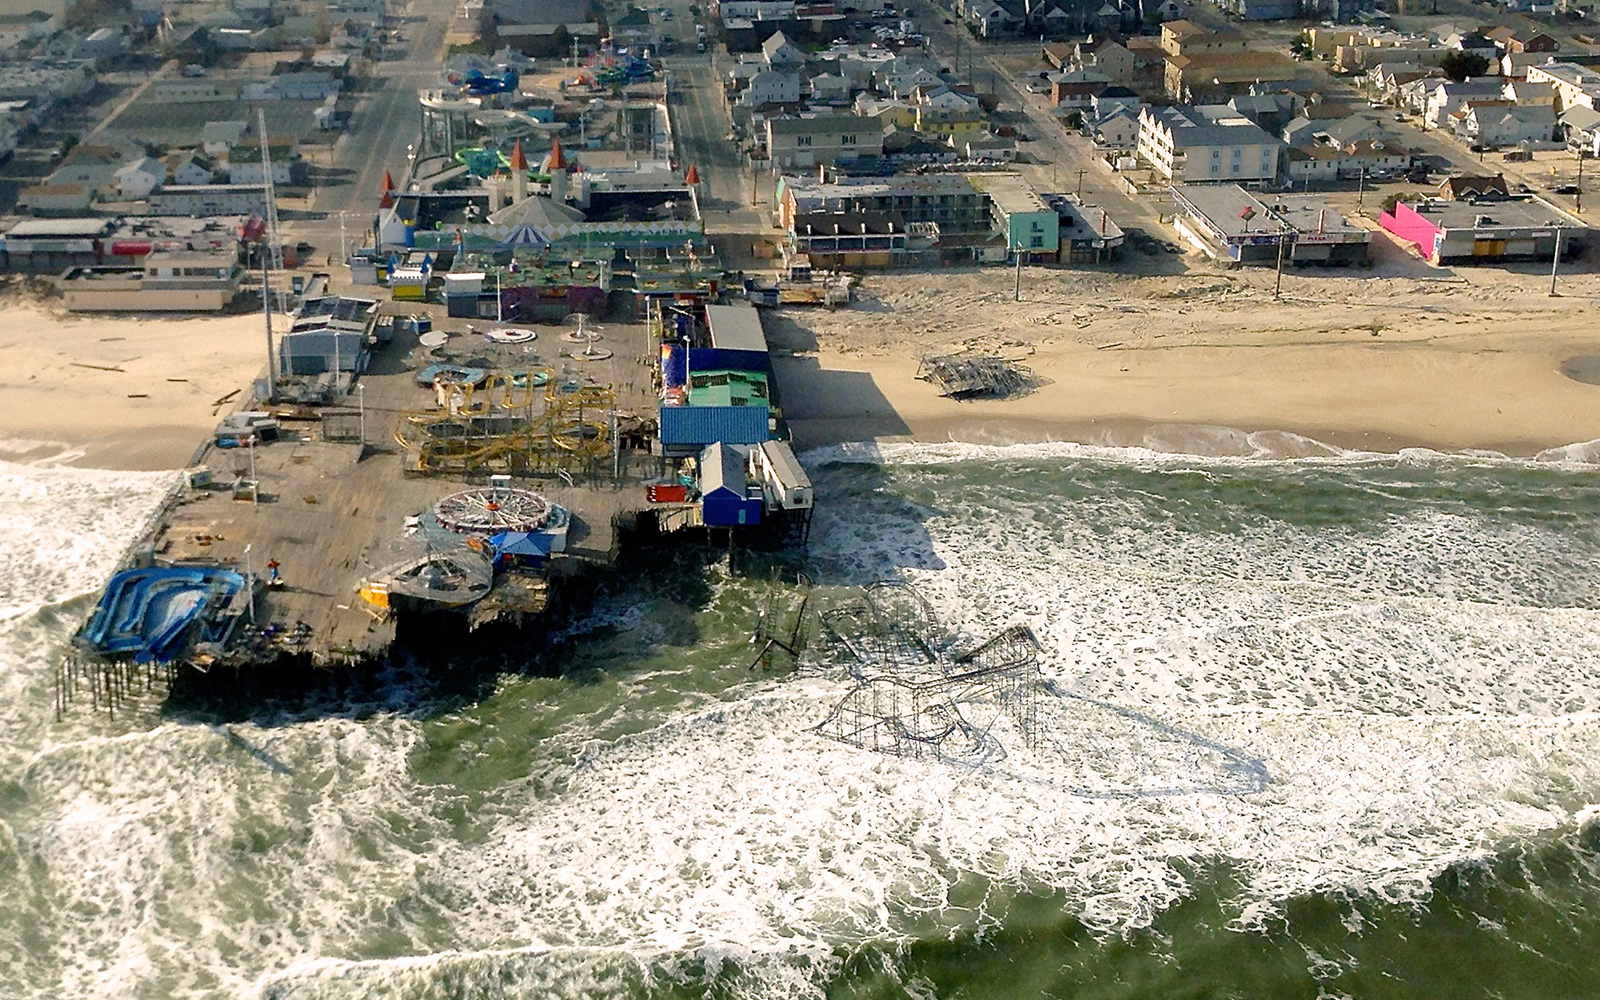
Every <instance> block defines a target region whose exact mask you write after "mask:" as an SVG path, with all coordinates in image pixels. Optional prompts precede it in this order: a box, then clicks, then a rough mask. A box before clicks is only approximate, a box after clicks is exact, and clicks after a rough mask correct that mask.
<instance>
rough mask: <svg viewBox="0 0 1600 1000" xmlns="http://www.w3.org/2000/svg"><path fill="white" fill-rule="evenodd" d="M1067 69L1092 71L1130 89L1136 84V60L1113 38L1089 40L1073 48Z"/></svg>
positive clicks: (1065, 68)
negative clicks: (1070, 61)
mask: <svg viewBox="0 0 1600 1000" xmlns="http://www.w3.org/2000/svg"><path fill="white" fill-rule="evenodd" d="M1061 68H1062V69H1063V70H1067V69H1092V70H1094V71H1096V72H1097V73H1102V74H1104V75H1105V76H1106V78H1107V79H1109V80H1110V81H1111V82H1112V83H1115V84H1120V85H1121V86H1124V87H1131V86H1133V85H1134V83H1135V82H1136V70H1137V65H1136V60H1135V59H1134V56H1133V52H1132V51H1131V50H1130V49H1129V48H1128V47H1127V46H1126V45H1123V44H1122V43H1121V42H1118V41H1117V40H1116V39H1114V38H1101V39H1098V40H1097V39H1093V38H1091V39H1089V40H1088V41H1083V42H1079V43H1078V44H1077V45H1076V46H1074V47H1073V51H1072V63H1071V65H1070V66H1063V67H1061Z"/></svg>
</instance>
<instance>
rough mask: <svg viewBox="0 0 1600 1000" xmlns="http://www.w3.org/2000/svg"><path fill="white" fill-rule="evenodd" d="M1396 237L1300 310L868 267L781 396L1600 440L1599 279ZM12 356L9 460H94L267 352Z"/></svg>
mask: <svg viewBox="0 0 1600 1000" xmlns="http://www.w3.org/2000/svg"><path fill="white" fill-rule="evenodd" d="M1380 240H1381V238H1380ZM1382 242H1384V245H1383V246H1381V247H1380V248H1379V249H1380V255H1379V262H1378V266H1377V267H1375V268H1374V269H1373V270H1371V271H1350V272H1337V271H1335V272H1329V271H1307V272H1304V273H1300V272H1292V273H1290V274H1288V275H1286V276H1285V279H1284V286H1283V297H1282V299H1281V300H1275V299H1274V298H1273V294H1272V286H1273V273H1272V271H1271V270H1270V269H1262V268H1251V269H1240V270H1225V269H1222V268H1220V267H1218V266H1216V265H1214V264H1211V263H1209V262H1207V261H1204V260H1201V259H1198V258H1197V257H1195V256H1193V255H1190V256H1187V257H1185V258H1183V259H1181V260H1178V259H1169V258H1163V259H1162V260H1160V261H1158V262H1156V264H1157V265H1159V266H1160V267H1162V268H1164V269H1165V270H1166V271H1167V272H1168V273H1153V271H1154V268H1153V267H1151V266H1145V267H1144V268H1143V270H1144V272H1145V273H1139V265H1140V264H1141V263H1145V264H1148V262H1141V261H1139V260H1138V259H1135V261H1133V262H1132V265H1133V270H1134V273H1127V271H1128V266H1127V265H1124V266H1123V267H1121V268H1119V270H1117V271H1112V270H1110V269H1106V270H1089V269H1075V268H1050V269H1046V268H1030V269H1027V270H1026V271H1025V272H1024V280H1023V294H1022V300H1021V301H1020V302H1018V301H1013V298H1012V281H1013V274H1012V272H1011V271H1010V270H1009V269H1006V268H987V269H958V270H951V271H943V272H938V273H898V272H896V273H873V274H868V275H866V276H864V278H863V279H862V281H861V282H860V284H859V285H858V287H857V295H856V301H855V302H853V303H852V305H851V307H850V308H848V309H841V310H838V311H836V312H828V311H825V310H821V309H786V310H780V311H772V312H768V313H767V314H766V316H765V322H766V325H767V329H768V336H769V339H770V340H771V343H772V346H773V349H774V351H775V354H776V355H777V356H776V357H775V358H774V362H773V364H774V369H775V371H776V374H777V381H778V386H779V392H780V403H781V405H782V408H783V411H784V414H785V415H786V417H787V418H788V419H789V422H790V426H791V428H792V430H793V432H794V435H795V439H796V443H797V445H798V446H799V447H800V448H801V449H809V448H814V447H817V446H821V445H828V444H834V443H839V442H844V441H863V440H876V441H880V442H891V441H921V442H945V441H952V440H954V441H962V442H970V443H975V444H1019V443H1032V442H1041V441H1075V442H1081V443H1085V444H1103V445H1119V446H1145V447H1150V448H1153V449H1156V450H1161V451H1173V452H1187V453H1196V454H1213V455H1263V456H1281V457H1292V456H1297V455H1304V454H1317V453H1324V452H1326V451H1327V450H1328V447H1325V446H1331V447H1335V448H1352V449H1360V450H1367V451H1376V452H1393V451H1396V450H1398V449H1400V448H1403V447H1411V446H1422V447H1431V448H1436V449H1440V450H1447V451H1461V450H1470V449H1484V450H1492V451H1496V452H1502V453H1505V454H1509V455H1531V454H1536V453H1538V452H1540V451H1544V450H1546V449H1551V448H1560V447H1563V446H1567V445H1574V444H1580V443H1584V442H1594V441H1596V440H1597V439H1600V385H1596V384H1593V383H1595V382H1600V330H1597V329H1596V326H1595V318H1596V314H1595V304H1596V302H1597V301H1600V276H1596V275H1594V274H1573V275H1571V276H1563V278H1562V280H1561V290H1562V294H1561V295H1560V296H1559V297H1551V296H1550V295H1549V294H1548V288H1549V279H1548V271H1547V270H1546V269H1544V268H1542V267H1538V266H1533V265H1528V266H1525V267H1522V268H1476V269H1470V270H1468V269H1458V270H1456V271H1452V270H1446V269H1434V268H1428V267H1426V266H1425V265H1422V264H1421V263H1420V262H1417V261H1416V260H1415V259H1414V258H1407V257H1406V256H1405V255H1404V254H1403V253H1401V252H1400V251H1399V250H1398V248H1396V247H1394V246H1393V245H1392V244H1387V242H1386V241H1382ZM1574 270H1576V269H1575V268H1574ZM1172 272H1176V273H1172ZM0 346H3V347H4V350H5V357H6V358H7V361H8V363H7V365H6V366H5V369H4V372H3V374H0V386H3V388H4V390H5V391H4V392H3V393H0V426H3V427H4V429H5V432H6V434H5V437H6V441H5V442H4V443H3V444H0V449H3V454H0V457H5V458H9V459H12V460H28V459H34V458H42V457H47V456H51V455H57V454H58V453H60V452H61V449H62V446H66V447H67V448H68V449H69V450H68V453H67V455H66V456H65V457H66V458H68V459H70V460H71V461H72V462H73V463H74V464H77V465H81V466H84V467H91V468H112V469H173V468H179V467H182V466H183V465H184V464H186V463H187V462H188V461H189V459H190V457H191V456H192V455H193V453H194V452H195V450H196V448H197V447H198V446H199V444H200V443H201V442H202V440H203V439H204V438H205V436H206V434H207V433H208V432H209V431H210V429H211V428H212V426H213V425H214V424H215V422H216V420H217V418H218V416H219V415H221V414H223V413H226V412H228V411H229V410H231V409H234V408H235V407H236V406H237V405H238V401H239V399H240V398H241V396H242V394H244V393H245V392H247V391H248V387H249V384H250V381H251V380H252V379H254V378H256V377H258V376H259V375H260V373H261V371H262V368H263V361H264V359H263V357H262V355H263V352H264V346H263V342H262V329H261V318H260V316H259V315H256V314H253V313H247V314H244V315H236V316H221V317H182V318H178V317H163V316H117V315H107V316H76V315H71V314H66V313H64V312H61V311H60V310H58V309H53V308H51V306H50V304H49V303H40V302H37V301H33V300H29V299H24V298H20V297H13V298H10V299H7V300H5V301H4V303H3V304H0ZM962 350H972V351H976V352H980V353H990V354H999V355H1002V356H1005V357H1007V358H1012V359H1016V360H1018V361H1020V362H1021V363H1023V364H1026V365H1027V366H1029V367H1030V368H1031V369H1032V370H1033V372H1034V374H1035V375H1036V377H1037V382H1038V386H1037V388H1036V389H1035V390H1034V391H1033V392H1031V393H1030V394H1028V395H1025V396H1021V397H1016V398H1011V399H1005V400H977V401H967V402H959V401H955V400H950V399H946V398H943V397H941V396H939V395H938V393H937V391H936V390H935V388H934V387H933V386H932V385H931V384H930V383H928V382H925V381H920V380H918V379H917V378H916V374H917V366H918V360H919V359H920V358H921V357H922V356H923V355H925V354H930V353H950V352H956V351H962ZM1563 367H1565V368H1566V369H1567V370H1568V371H1569V372H1571V373H1572V374H1573V375H1576V376H1578V377H1576V378H1575V377H1571V376H1569V375H1568V374H1564V373H1563V370H1562V369H1563ZM1580 379H1587V380H1588V381H1580ZM219 401H220V402H219ZM1576 453H1577V454H1582V455H1588V456H1589V457H1591V458H1594V459H1596V460H1600V446H1591V447H1589V448H1587V449H1579V450H1578V452H1576Z"/></svg>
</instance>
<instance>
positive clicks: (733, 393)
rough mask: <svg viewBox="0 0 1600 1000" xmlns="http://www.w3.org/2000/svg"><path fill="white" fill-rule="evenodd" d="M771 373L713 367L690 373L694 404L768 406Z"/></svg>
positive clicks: (690, 400) (692, 404) (690, 394)
mask: <svg viewBox="0 0 1600 1000" xmlns="http://www.w3.org/2000/svg"><path fill="white" fill-rule="evenodd" d="M770 402H771V397H770V395H769V393H768V392H767V377H766V376H765V375H762V374H759V373H757V372H741V371H729V370H725V369H713V370H711V371H703V372H696V371H691V372H690V373H689V405H691V406H767V405H769V404H770Z"/></svg>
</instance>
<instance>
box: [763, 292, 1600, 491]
mask: <svg viewBox="0 0 1600 1000" xmlns="http://www.w3.org/2000/svg"><path fill="white" fill-rule="evenodd" d="M1536 270H1537V269H1527V270H1524V271H1520V272H1519V271H1515V270H1503V269H1478V270H1476V271H1474V272H1471V273H1469V274H1467V275H1466V276H1465V277H1463V276H1462V275H1461V274H1457V273H1452V272H1448V271H1444V272H1434V271H1429V272H1426V273H1424V274H1422V275H1421V276H1420V277H1418V276H1408V275H1400V276H1384V275H1382V274H1372V273H1370V272H1360V271H1356V272H1343V273H1341V272H1326V271H1323V272H1315V273H1314V276H1312V274H1311V273H1308V274H1305V275H1301V274H1296V275H1293V276H1292V277H1286V279H1285V286H1284V292H1285V295H1284V298H1283V299H1282V300H1281V301H1277V300H1274V298H1273V295H1272V281H1273V274H1272V272H1271V271H1270V270H1264V271H1263V270H1261V269H1252V270H1238V271H1223V270H1214V271H1212V272H1210V273H1204V272H1201V273H1189V274H1185V275H1181V276H1146V277H1130V276H1126V275H1119V274H1111V273H1104V274H1102V273H1096V272H1084V271H1068V270H1044V269H1039V270H1036V271H1030V272H1026V273H1025V278H1024V291H1023V297H1022V301H1021V302H1016V301H1013V299H1012V294H1013V291H1012V280H1013V279H1012V273H1011V272H1010V271H1009V270H1003V269H986V270H963V271H955V272H946V273H943V274H939V275H925V274H880V275H872V276H868V277H867V278H866V279H865V281H864V283H863V285H862V287H861V288H860V289H859V298H860V301H859V302H858V304H857V306H856V307H855V308H852V309H850V310H840V311H837V312H832V313H829V312H825V311H799V310H786V311H784V312H783V313H781V314H779V315H778V316H777V317H775V319H776V322H771V323H769V336H770V338H771V340H772V343H773V346H774V348H775V349H776V350H778V352H779V354H780V356H779V357H778V358H776V359H775V361H774V368H775V371H776V376H777V382H778V385H779V389H780V392H781V403H782V408H783V411H784V414H785V416H786V417H787V418H788V419H789V422H790V425H791V427H792V428H793V431H794V435H795V440H796V444H797V446H798V447H799V448H800V449H807V448H812V447H816V446H820V445H827V444H832V443H837V442H840V441H846V440H863V439H869V438H870V439H875V440H878V441H922V442H929V441H937V442H943V441H948V440H955V441H963V442H970V443H976V444H995V445H1003V444H1017V443H1032V442H1040V441H1075V442H1081V443H1086V444H1103V445H1118V446H1145V447H1150V448H1153V449H1155V450H1160V451H1175V452H1188V453H1196V454H1210V455H1264V456H1280V457H1295V456H1299V455H1306V454H1319V453H1323V454H1325V453H1328V452H1329V448H1328V447H1324V445H1325V446H1332V447H1335V448H1345V449H1356V450H1364V451H1376V452H1394V451H1397V450H1399V449H1400V448H1404V447H1431V448H1436V449H1439V450H1446V451H1462V450H1473V449H1482V450H1487V451H1495V452H1500V453H1504V454H1508V455H1519V456H1520V455H1532V454H1535V453H1538V452H1540V451H1543V450H1546V449H1551V448H1557V447H1560V446H1565V445H1571V444H1577V443H1581V442H1592V441H1595V440H1596V439H1600V386H1597V385H1594V384H1589V383H1586V382H1582V381H1578V380H1577V379H1575V378H1572V377H1569V376H1568V375H1566V374H1563V372H1562V367H1563V365H1566V366H1567V368H1568V370H1569V371H1571V372H1574V373H1575V374H1578V375H1582V374H1583V373H1584V372H1586V371H1588V370H1589V369H1590V368H1593V369H1595V371H1596V372H1600V363H1594V364H1588V363H1584V362H1579V363H1577V364H1573V363H1572V362H1573V360H1574V359H1583V358H1593V357H1594V356H1596V355H1600V330H1597V329H1596V326H1595V310H1594V302H1595V298H1594V297H1595V296H1596V295H1600V280H1597V279H1596V278H1595V277H1594V276H1593V275H1582V276H1574V277H1571V278H1567V279H1564V280H1563V284H1562V288H1563V294H1562V296H1560V297H1555V298H1553V297H1551V296H1550V295H1549V294H1548V274H1547V272H1546V274H1544V275H1543V276H1539V275H1537V273H1536ZM1541 277H1542V280H1541ZM968 349H970V350H972V351H974V352H977V353H987V354H998V355H1001V356H1004V357H1007V358H1011V359H1015V360H1017V361H1019V362H1020V363H1022V364H1025V365H1027V366H1029V367H1030V368H1031V369H1032V370H1033V372H1034V374H1035V375H1036V376H1037V379H1038V382H1039V385H1038V387H1037V388H1036V389H1035V390H1034V391H1033V392H1032V393H1030V394H1028V395H1024V396H1020V397H1015V398H1011V399H1004V400H972V401H965V402H963V401H956V400H951V399H946V398H943V397H941V396H939V395H938V393H937V390H936V389H935V388H934V386H933V385H932V384H930V383H929V382H925V381H920V380H918V379H917V378H916V374H917V367H918V359H919V358H920V357H921V356H922V355H924V354H929V353H953V352H957V351H962V350H968ZM1580 451H1581V449H1580ZM1588 451H1592V452H1593V453H1594V454H1593V455H1592V456H1590V457H1592V458H1595V459H1600V447H1593V448H1590V449H1588Z"/></svg>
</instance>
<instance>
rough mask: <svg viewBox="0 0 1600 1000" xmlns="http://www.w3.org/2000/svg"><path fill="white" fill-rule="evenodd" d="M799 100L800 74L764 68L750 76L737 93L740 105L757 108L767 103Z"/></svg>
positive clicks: (795, 102) (787, 102) (789, 102)
mask: <svg viewBox="0 0 1600 1000" xmlns="http://www.w3.org/2000/svg"><path fill="white" fill-rule="evenodd" d="M799 101H800V76H799V74H797V73H780V72H778V71H776V70H770V69H764V70H761V71H760V72H758V73H756V75H754V76H752V77H751V78H750V81H749V83H747V84H746V85H745V88H744V90H743V91H741V92H740V93H739V104H740V106H741V107H747V108H759V107H762V106H764V105H768V104H797V103H799Z"/></svg>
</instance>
